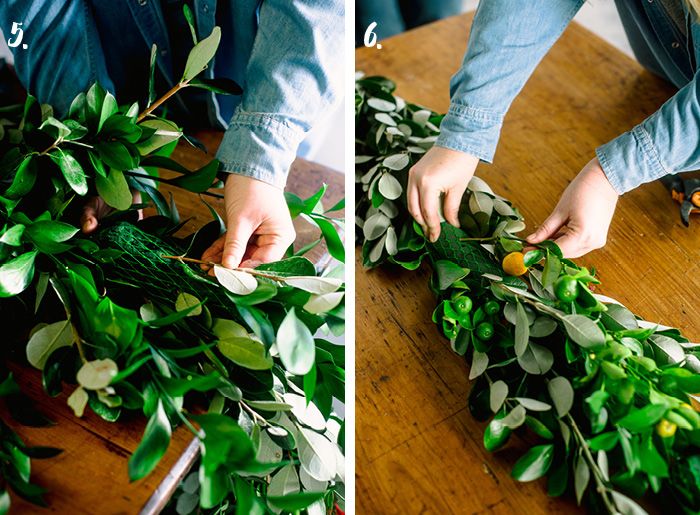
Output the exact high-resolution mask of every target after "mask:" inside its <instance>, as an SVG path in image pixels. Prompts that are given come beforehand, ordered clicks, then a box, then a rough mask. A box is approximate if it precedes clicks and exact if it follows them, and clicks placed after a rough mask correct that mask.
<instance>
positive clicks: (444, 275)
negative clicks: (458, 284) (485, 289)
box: [433, 259, 469, 291]
mask: <svg viewBox="0 0 700 515" xmlns="http://www.w3.org/2000/svg"><path fill="white" fill-rule="evenodd" d="M433 268H434V270H435V273H436V275H437V279H438V288H439V289H440V290H441V291H444V290H446V289H447V288H449V287H450V286H452V285H453V284H454V283H455V281H459V280H460V279H464V278H465V277H466V276H467V274H468V273H469V271H468V270H465V269H464V268H462V267H461V266H459V265H457V264H456V263H453V262H452V261H449V260H447V259H440V260H438V261H436V262H435V264H434V265H433Z"/></svg>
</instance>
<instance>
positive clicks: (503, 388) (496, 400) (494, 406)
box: [489, 381, 508, 413]
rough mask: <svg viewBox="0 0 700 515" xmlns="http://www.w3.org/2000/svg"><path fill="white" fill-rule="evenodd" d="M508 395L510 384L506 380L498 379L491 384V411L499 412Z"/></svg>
mask: <svg viewBox="0 0 700 515" xmlns="http://www.w3.org/2000/svg"><path fill="white" fill-rule="evenodd" d="M506 397H508V385H507V384H506V383H505V382H504V381H496V382H494V383H493V384H491V388H490V390H489V406H490V407H491V411H493V412H494V413H497V412H498V411H499V410H500V409H501V406H503V402H504V401H505V400H506Z"/></svg>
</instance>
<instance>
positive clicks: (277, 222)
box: [80, 174, 296, 273]
mask: <svg viewBox="0 0 700 515" xmlns="http://www.w3.org/2000/svg"><path fill="white" fill-rule="evenodd" d="M140 201H141V199H140V196H139V194H138V193H136V194H135V196H134V202H137V203H138V202H140ZM224 203H225V206H226V226H227V228H228V230H227V232H226V233H225V234H224V235H222V236H221V237H220V238H219V239H217V240H216V241H215V242H214V243H213V244H212V245H211V247H209V249H207V250H206V251H205V252H204V254H203V255H202V261H207V262H212V263H221V264H222V265H223V266H225V267H227V268H238V267H249V268H254V267H255V266H257V265H259V264H260V263H268V262H270V261H276V260H278V259H281V258H282V257H283V256H284V253H285V251H286V250H287V248H288V247H289V245H291V244H292V243H293V242H294V239H295V237H296V234H295V232H294V226H293V225H292V218H291V216H290V215H289V210H288V209H287V202H286V201H285V199H284V192H283V191H282V190H281V189H279V188H276V187H274V186H271V185H269V184H267V183H264V182H262V181H258V180H256V179H252V178H250V177H245V176H243V175H235V174H231V175H229V176H228V178H227V179H226V184H225V186H224ZM110 211H111V208H110V207H109V206H107V205H106V204H105V203H104V201H103V200H102V199H101V198H99V197H94V198H92V199H90V200H89V201H88V203H87V204H86V205H85V208H84V209H83V216H82V218H81V221H80V223H81V227H82V230H83V232H84V233H86V234H89V233H91V232H93V231H94V230H95V229H97V227H98V225H99V220H100V218H102V217H104V216H106V215H107V214H109V212H110ZM212 273H213V271H212Z"/></svg>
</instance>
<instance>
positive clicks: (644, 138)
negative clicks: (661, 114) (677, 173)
mask: <svg viewBox="0 0 700 515" xmlns="http://www.w3.org/2000/svg"><path fill="white" fill-rule="evenodd" d="M596 156H597V157H598V161H599V162H600V166H601V167H602V168H603V171H604V172H605V175H606V177H607V178H608V180H609V181H610V184H611V185H612V187H613V188H614V189H615V191H616V192H617V193H618V194H619V195H622V194H623V193H627V192H628V191H630V190H633V189H635V188H636V187H638V186H640V185H641V184H644V183H646V182H651V181H654V180H656V179H660V178H661V177H663V176H665V175H667V174H669V173H671V172H669V171H668V170H666V168H665V167H664V165H663V164H662V163H661V159H660V157H659V152H658V149H657V148H656V146H655V145H654V142H653V141H652V139H651V136H650V135H649V132H647V130H646V129H644V127H643V126H642V125H637V126H636V127H635V128H634V129H632V130H631V131H628V132H625V133H624V134H621V135H620V136H618V137H617V138H615V139H614V140H612V141H610V142H609V143H606V144H605V145H601V146H600V147H598V148H597V149H596Z"/></svg>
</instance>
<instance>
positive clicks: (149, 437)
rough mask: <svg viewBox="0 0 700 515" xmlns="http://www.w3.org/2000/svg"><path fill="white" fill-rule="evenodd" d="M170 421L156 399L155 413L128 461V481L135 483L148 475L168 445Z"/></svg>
mask: <svg viewBox="0 0 700 515" xmlns="http://www.w3.org/2000/svg"><path fill="white" fill-rule="evenodd" d="M170 435H171V428H170V421H168V417H167V415H166V414H165V409H163V401H162V400H161V399H158V406H157V408H156V411H155V413H153V415H151V418H150V419H149V420H148V424H147V425H146V430H145V431H144V433H143V437H142V439H141V443H140V444H139V446H138V447H137V448H136V451H135V452H134V454H133V455H132V456H131V458H130V459H129V479H130V480H131V481H136V480H138V479H141V478H143V477H146V476H147V475H148V474H150V473H151V472H152V471H153V469H154V468H155V467H156V465H157V464H158V462H159V461H160V459H161V458H162V457H163V455H164V454H165V451H166V450H167V449H168V445H170Z"/></svg>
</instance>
